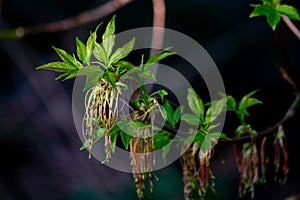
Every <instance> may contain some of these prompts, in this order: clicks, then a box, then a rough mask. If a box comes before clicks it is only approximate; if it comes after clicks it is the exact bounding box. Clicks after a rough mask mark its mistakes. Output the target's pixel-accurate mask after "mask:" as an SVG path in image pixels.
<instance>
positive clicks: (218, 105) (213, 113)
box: [205, 99, 226, 124]
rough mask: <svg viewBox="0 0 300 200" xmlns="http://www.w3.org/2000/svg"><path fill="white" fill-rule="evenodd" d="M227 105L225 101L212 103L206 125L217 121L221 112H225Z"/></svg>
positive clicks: (207, 114) (207, 112)
mask: <svg viewBox="0 0 300 200" xmlns="http://www.w3.org/2000/svg"><path fill="white" fill-rule="evenodd" d="M225 105H226V102H225V99H221V100H217V101H215V102H212V104H211V106H210V107H209V108H208V109H207V111H206V115H205V123H206V124H210V123H211V122H213V121H215V120H216V119H217V117H218V116H219V115H220V114H221V112H222V111H223V110H224V107H225Z"/></svg>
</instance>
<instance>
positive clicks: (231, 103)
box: [226, 95, 236, 111]
mask: <svg viewBox="0 0 300 200" xmlns="http://www.w3.org/2000/svg"><path fill="white" fill-rule="evenodd" d="M235 109H236V101H235V99H234V98H233V96H228V95H227V96H226V110H227V111H235Z"/></svg>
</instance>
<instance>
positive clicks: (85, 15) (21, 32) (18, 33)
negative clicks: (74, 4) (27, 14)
mask: <svg viewBox="0 0 300 200" xmlns="http://www.w3.org/2000/svg"><path fill="white" fill-rule="evenodd" d="M132 1H133V0H111V1H108V2H106V3H105V4H102V5H100V6H98V7H96V8H95V9H93V10H89V11H86V12H82V13H80V14H79V15H77V16H75V17H70V18H67V19H63V20H60V21H57V22H51V23H43V24H38V25H34V26H32V27H18V28H16V29H13V30H2V31H0V39H15V38H23V37H24V36H27V35H33V34H39V33H53V32H59V31H64V30H68V29H70V28H74V27H76V26H80V25H82V24H85V23H87V22H91V21H93V20H96V19H99V18H101V17H104V16H106V15H109V14H111V13H113V12H115V11H116V10H118V9H120V8H122V7H123V6H125V5H127V4H129V3H130V2H132Z"/></svg>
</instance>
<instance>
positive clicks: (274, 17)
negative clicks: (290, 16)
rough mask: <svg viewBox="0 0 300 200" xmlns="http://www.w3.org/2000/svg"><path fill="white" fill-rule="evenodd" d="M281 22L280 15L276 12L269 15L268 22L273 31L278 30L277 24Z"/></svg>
mask: <svg viewBox="0 0 300 200" xmlns="http://www.w3.org/2000/svg"><path fill="white" fill-rule="evenodd" d="M279 21H280V14H279V13H278V12H277V11H276V10H274V11H273V12H271V13H270V14H268V15H267V22H268V24H269V25H270V26H271V27H272V29H273V30H275V29H276V26H277V24H278V23H279Z"/></svg>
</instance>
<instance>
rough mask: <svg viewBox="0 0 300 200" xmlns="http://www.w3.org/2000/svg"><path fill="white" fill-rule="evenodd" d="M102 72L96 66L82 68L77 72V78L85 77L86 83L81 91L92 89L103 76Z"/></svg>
mask: <svg viewBox="0 0 300 200" xmlns="http://www.w3.org/2000/svg"><path fill="white" fill-rule="evenodd" d="M103 73H104V72H103V71H102V70H101V69H100V68H99V67H98V66H93V65H90V66H87V67H83V68H81V69H80V70H79V71H78V76H82V75H86V76H87V77H86V82H85V87H84V89H83V91H87V90H88V89H90V88H92V87H94V86H95V85H96V84H97V83H98V81H99V80H100V78H101V77H102V76H103Z"/></svg>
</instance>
